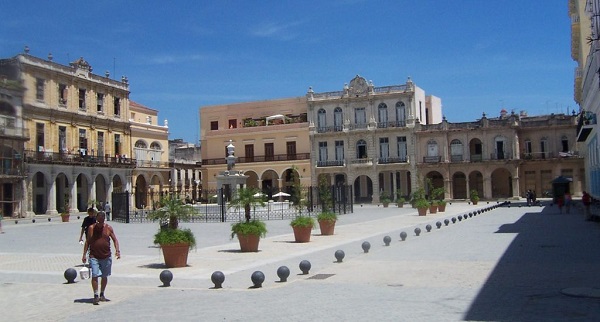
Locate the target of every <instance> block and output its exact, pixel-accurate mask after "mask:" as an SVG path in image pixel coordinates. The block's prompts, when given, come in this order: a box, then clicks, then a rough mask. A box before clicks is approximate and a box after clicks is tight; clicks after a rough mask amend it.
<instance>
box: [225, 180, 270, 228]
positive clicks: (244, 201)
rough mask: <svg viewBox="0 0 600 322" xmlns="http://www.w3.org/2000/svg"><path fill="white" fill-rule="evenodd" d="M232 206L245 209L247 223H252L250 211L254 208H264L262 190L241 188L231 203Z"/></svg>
mask: <svg viewBox="0 0 600 322" xmlns="http://www.w3.org/2000/svg"><path fill="white" fill-rule="evenodd" d="M229 204H230V205H231V206H235V207H239V208H242V207H243V208H244V215H245V217H246V222H250V210H251V209H252V207H253V206H256V205H260V206H264V205H265V201H264V197H263V195H262V194H261V193H260V190H258V189H256V188H240V189H238V190H237V191H236V195H235V197H234V198H233V199H232V200H231V201H230V202H229Z"/></svg>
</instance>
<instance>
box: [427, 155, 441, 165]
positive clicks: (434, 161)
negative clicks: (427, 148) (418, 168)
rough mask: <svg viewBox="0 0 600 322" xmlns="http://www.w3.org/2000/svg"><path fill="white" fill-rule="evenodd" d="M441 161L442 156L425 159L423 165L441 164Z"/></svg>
mask: <svg viewBox="0 0 600 322" xmlns="http://www.w3.org/2000/svg"><path fill="white" fill-rule="evenodd" d="M441 161H442V157H441V156H440V155H436V156H427V157H423V163H440V162H441Z"/></svg>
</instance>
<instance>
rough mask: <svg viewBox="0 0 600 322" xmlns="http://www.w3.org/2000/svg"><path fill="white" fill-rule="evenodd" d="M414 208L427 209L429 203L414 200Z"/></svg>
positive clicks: (423, 200) (422, 200)
mask: <svg viewBox="0 0 600 322" xmlns="http://www.w3.org/2000/svg"><path fill="white" fill-rule="evenodd" d="M415 207H416V208H427V207H429V201H427V200H426V199H419V200H416V201H415Z"/></svg>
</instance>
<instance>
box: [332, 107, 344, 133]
mask: <svg viewBox="0 0 600 322" xmlns="http://www.w3.org/2000/svg"><path fill="white" fill-rule="evenodd" d="M333 126H334V131H337V132H339V131H342V130H343V128H344V120H343V113H342V108H341V107H339V106H338V107H336V108H335V110H333Z"/></svg>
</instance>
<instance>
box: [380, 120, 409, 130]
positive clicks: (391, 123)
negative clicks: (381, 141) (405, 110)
mask: <svg viewBox="0 0 600 322" xmlns="http://www.w3.org/2000/svg"><path fill="white" fill-rule="evenodd" d="M397 127H406V121H404V120H400V121H389V122H378V123H377V128H379V129H386V128H397Z"/></svg>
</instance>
